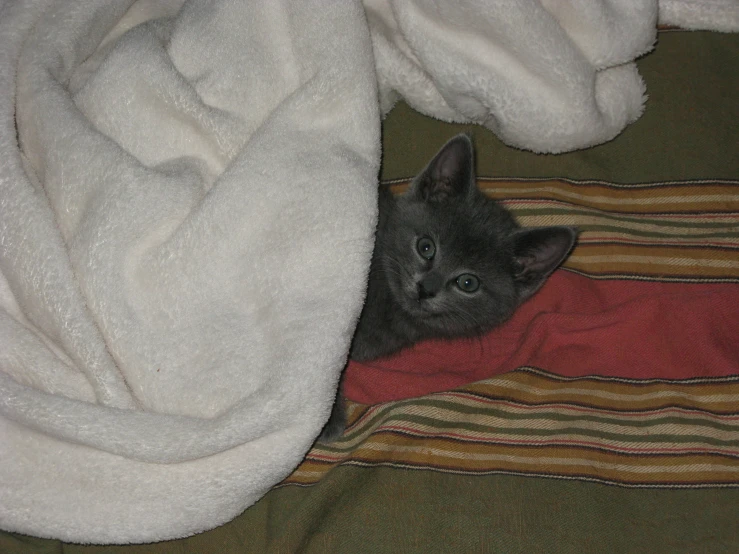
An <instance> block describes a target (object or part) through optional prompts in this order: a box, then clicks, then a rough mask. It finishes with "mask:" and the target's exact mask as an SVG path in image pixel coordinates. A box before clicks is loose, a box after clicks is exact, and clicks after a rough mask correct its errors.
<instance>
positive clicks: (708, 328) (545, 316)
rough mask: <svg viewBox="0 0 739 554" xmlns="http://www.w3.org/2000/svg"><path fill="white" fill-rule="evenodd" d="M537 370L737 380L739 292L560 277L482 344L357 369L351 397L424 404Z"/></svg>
mask: <svg viewBox="0 0 739 554" xmlns="http://www.w3.org/2000/svg"><path fill="white" fill-rule="evenodd" d="M524 365H531V366H535V367H539V368H542V369H545V370H547V371H551V372H553V373H558V374H560V375H565V376H571V377H576V376H583V375H603V376H612V377H631V378H639V379H646V378H666V379H682V378H688V377H702V376H703V377H705V376H721V375H732V374H736V373H739V286H737V285H735V284H685V283H652V282H640V281H626V280H623V281H618V280H608V281H597V280H594V279H589V278H587V277H583V276H580V275H577V274H575V273H571V272H568V271H562V270H559V271H556V272H555V273H554V274H553V275H552V276H551V277H550V279H549V281H548V282H547V283H546V285H545V286H544V287H543V288H542V290H541V291H539V293H538V294H537V295H536V296H535V297H534V298H532V299H531V300H529V301H528V302H526V303H525V304H524V305H523V306H521V307H520V308H519V310H518V311H517V312H516V314H515V315H514V316H513V318H512V319H511V320H509V321H508V322H507V323H505V324H504V325H503V326H501V327H499V328H497V329H495V330H493V331H492V332H490V333H489V334H487V335H485V336H484V337H482V338H478V339H464V340H453V341H430V342H426V343H422V344H418V345H416V346H415V347H413V348H410V349H407V350H405V351H402V352H400V353H399V354H397V355H395V356H391V357H388V358H383V359H381V360H375V361H373V362H369V363H363V364H360V363H357V362H351V363H350V364H349V366H348V368H347V370H346V376H345V380H344V387H345V389H344V390H345V394H346V396H347V397H348V398H350V399H352V400H355V401H357V402H361V403H364V404H374V403H378V402H385V401H389V400H399V399H402V398H409V397H414V396H422V395H424V394H428V393H431V392H437V391H442V390H449V389H453V388H455V387H458V386H460V385H463V384H465V383H470V382H474V381H479V380H481V379H485V378H488V377H491V376H493V375H496V374H499V373H503V372H505V371H510V370H513V369H515V368H517V367H520V366H524Z"/></svg>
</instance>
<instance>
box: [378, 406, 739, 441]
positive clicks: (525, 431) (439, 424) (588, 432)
mask: <svg viewBox="0 0 739 554" xmlns="http://www.w3.org/2000/svg"><path fill="white" fill-rule="evenodd" d="M541 419H544V418H541ZM403 421H407V422H411V423H415V424H419V425H429V426H431V427H434V428H435V429H465V430H467V431H479V432H484V433H485V434H486V435H491V427H490V426H489V425H478V424H474V423H467V422H465V423H453V422H449V421H442V420H438V419H433V418H430V417H424V416H414V415H409V414H402V415H398V416H391V417H389V418H388V419H387V420H386V421H385V423H389V422H396V423H399V422H403ZM546 421H557V420H556V419H549V420H546ZM492 431H494V432H495V433H496V434H503V435H528V436H531V435H534V436H537V437H548V436H551V435H553V434H557V435H579V436H587V437H593V438H596V439H599V440H597V441H595V442H600V441H602V440H604V439H610V440H613V441H616V442H619V443H634V442H637V443H640V442H658V443H671V444H675V443H677V444H682V443H689V442H695V443H699V444H708V445H711V446H717V447H718V446H733V447H736V444H737V439H736V437H734V438H733V439H726V440H722V439H715V438H712V437H703V436H701V435H680V436H677V435H670V434H655V435H622V434H619V433H611V432H606V431H602V430H598V429H585V428H579V427H565V428H561V429H551V430H550V429H531V428H526V427H520V428H519V427H514V428H496V429H494V430H492ZM429 438H433V437H431V436H429ZM604 448H606V449H607V448H609V447H608V446H604ZM611 448H612V447H611Z"/></svg>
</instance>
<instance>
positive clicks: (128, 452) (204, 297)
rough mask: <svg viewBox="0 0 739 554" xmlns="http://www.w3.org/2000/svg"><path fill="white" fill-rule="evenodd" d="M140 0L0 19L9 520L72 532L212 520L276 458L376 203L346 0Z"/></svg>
mask: <svg viewBox="0 0 739 554" xmlns="http://www.w3.org/2000/svg"><path fill="white" fill-rule="evenodd" d="M130 4H131V2H128V3H125V2H121V1H120V0H107V1H106V0H99V1H96V2H91V1H89V0H86V1H84V2H77V3H70V2H40V1H36V2H18V3H15V2H12V3H9V4H6V6H5V7H4V11H3V14H2V18H0V21H1V22H2V23H1V24H2V31H0V33H1V35H0V36H2V42H3V48H2V51H1V53H0V55H1V56H2V63H0V68H2V84H1V86H2V93H0V98H1V99H2V100H0V107H1V109H2V128H1V129H2V130H1V133H2V134H1V135H0V136H1V138H2V152H3V155H2V173H1V174H0V175H1V176H2V191H3V192H2V198H1V199H0V209H1V210H2V211H1V213H0V225H2V235H1V236H2V240H1V248H2V257H1V258H0V259H1V263H2V265H1V266H0V267H1V268H2V276H3V279H2V280H0V291H1V293H0V300H1V302H2V308H3V309H2V310H0V342H2V345H3V346H2V349H1V350H0V368H2V372H0V413H1V414H2V418H0V435H1V436H2V440H0V458H1V459H2V463H0V491H2V492H1V493H0V497H2V501H0V525H2V527H3V528H5V529H11V530H15V531H20V532H25V533H31V534H35V535H42V536H47V537H59V538H63V539H66V540H71V541H81V542H132V541H134V542H135V541H151V540H160V539H166V538H171V537H179V536H183V535H187V534H191V533H194V532H197V531H201V530H204V529H207V528H211V527H214V526H216V525H218V524H221V523H223V522H225V521H228V520H229V519H231V518H233V517H234V516H236V515H237V514H238V513H240V512H241V511H243V510H244V509H245V508H246V507H247V506H249V505H250V504H252V503H253V502H255V501H256V500H257V499H258V498H259V497H260V496H261V495H262V494H264V493H265V492H266V491H267V490H268V489H269V487H271V486H272V485H274V484H275V483H276V482H278V481H280V480H281V479H282V478H284V477H285V476H286V475H288V473H289V472H290V471H291V470H292V469H293V468H294V467H295V465H297V463H298V462H299V461H300V460H301V458H302V457H303V455H304V454H305V452H306V451H307V449H308V448H309V447H310V445H311V444H312V442H313V440H314V438H315V437H316V435H317V434H318V432H319V431H320V429H321V427H322V425H323V423H324V421H325V419H326V418H327V417H328V412H329V410H330V405H331V398H332V394H333V391H334V390H335V386H336V381H337V379H338V375H339V372H340V370H341V368H342V366H343V364H344V362H345V360H346V353H347V350H348V345H349V341H350V339H351V335H352V332H353V326H354V323H355V321H356V318H357V317H358V315H359V310H360V309H361V304H362V297H363V288H364V283H365V279H366V273H367V267H368V265H369V258H370V253H371V250H372V238H373V231H374V223H375V211H376V208H375V205H376V173H377V170H378V165H379V121H380V116H379V113H378V110H377V107H376V106H377V100H376V87H375V79H374V71H373V67H372V52H371V44H370V39H369V33H368V30H367V27H366V24H365V22H364V13H363V11H362V8H361V5H359V3H351V2H342V3H334V2H321V1H313V2H311V1H306V0H302V1H295V2H290V1H284V2H276V1H274V0H270V1H269V2H262V3H254V4H251V5H249V7H248V9H245V5H244V3H243V2H236V1H224V2H204V1H201V0H198V1H194V2H190V3H187V4H185V5H184V6H183V7H182V9H181V10H180V11H178V10H179V9H180V6H179V5H178V3H176V2H151V3H145V4H142V3H138V4H136V5H134V6H133V7H132V8H131V9H130V11H127V10H128V8H129V6H130ZM175 14H176V17H172V18H169V17H168V16H174V15H175ZM152 15H157V16H162V17H164V18H163V19H162V18H160V19H158V20H157V21H155V22H149V23H145V24H143V25H141V26H137V27H136V28H134V29H132V30H131V31H129V32H128V33H126V34H123V35H121V32H122V31H125V30H127V29H128V28H130V27H132V26H133V25H134V24H135V23H138V22H139V21H141V20H142V19H150V18H151V16H152ZM315 37H321V40H320V41H317V40H315ZM24 39H25V43H24ZM21 46H22V48H21ZM16 70H17V77H16V75H15V71H16ZM14 77H16V80H14ZM15 90H17V97H16V96H15V95H14V91H15ZM14 97H15V98H16V102H15V103H14V102H13V99H14ZM14 118H15V121H17V131H18V139H19V142H20V149H19V148H18V146H17V145H16V128H15V123H14Z"/></svg>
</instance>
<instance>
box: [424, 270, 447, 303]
mask: <svg viewBox="0 0 739 554" xmlns="http://www.w3.org/2000/svg"><path fill="white" fill-rule="evenodd" d="M441 284H442V282H441V277H439V276H438V275H436V274H433V273H431V274H429V275H426V276H425V277H424V278H423V279H421V280H420V281H419V282H418V300H419V301H421V300H426V299H428V298H433V297H434V296H436V293H438V292H439V290H440V289H441Z"/></svg>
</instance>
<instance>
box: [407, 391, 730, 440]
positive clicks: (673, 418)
mask: <svg viewBox="0 0 739 554" xmlns="http://www.w3.org/2000/svg"><path fill="white" fill-rule="evenodd" d="M516 404H518V405H519V406H526V407H528V406H532V405H531V404H526V403H523V402H516ZM550 404H551V403H550ZM414 405H416V406H428V407H431V408H443V409H446V410H450V411H453V412H456V413H459V414H465V415H484V416H492V417H499V418H500V419H505V420H510V421H526V420H538V419H549V420H554V421H558V422H574V421H587V422H589V423H605V424H612V425H623V426H626V427H635V428H643V427H650V426H654V425H663V424H675V425H683V426H686V425H694V426H698V427H706V428H711V429H715V430H717V431H724V432H735V433H737V434H739V425H737V424H731V423H722V422H719V421H715V419H712V420H709V421H705V420H702V419H696V418H692V417H690V416H684V417H683V416H680V415H662V416H659V417H657V418H653V419H649V420H648V421H644V420H643V419H637V420H635V419H632V418H628V419H625V418H624V419H621V418H618V416H611V417H609V416H606V415H598V413H599V410H598V408H589V409H590V410H591V415H586V414H573V415H566V414H564V413H561V412H558V411H552V410H551V409H549V410H547V409H546V404H545V405H543V406H540V408H542V411H537V412H536V413H517V412H512V411H508V409H506V408H496V407H494V406H481V407H474V406H469V405H465V404H461V403H458V402H455V401H453V400H451V401H450V400H443V399H440V398H432V399H423V400H419V401H417V402H415V403H414ZM565 409H566V408H565ZM609 410H610V409H609ZM704 413H705V414H706V416H708V417H710V418H716V417H720V416H717V415H716V414H713V413H711V412H706V411H704ZM647 415H649V414H648V412H646V413H645V412H642V413H640V414H639V416H641V417H642V418H643V417H644V416H647ZM737 438H738V439H739V436H738V437H737Z"/></svg>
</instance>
